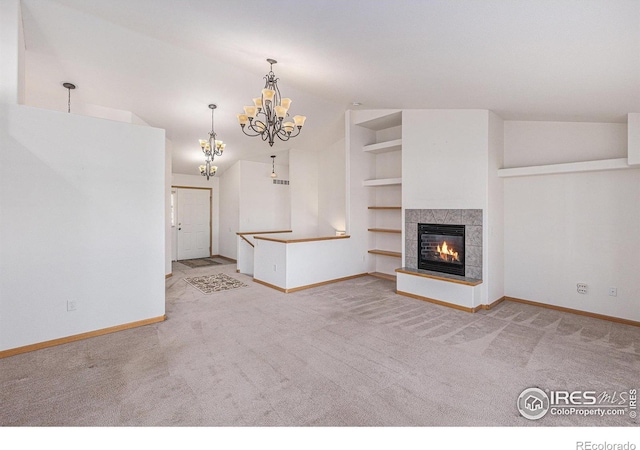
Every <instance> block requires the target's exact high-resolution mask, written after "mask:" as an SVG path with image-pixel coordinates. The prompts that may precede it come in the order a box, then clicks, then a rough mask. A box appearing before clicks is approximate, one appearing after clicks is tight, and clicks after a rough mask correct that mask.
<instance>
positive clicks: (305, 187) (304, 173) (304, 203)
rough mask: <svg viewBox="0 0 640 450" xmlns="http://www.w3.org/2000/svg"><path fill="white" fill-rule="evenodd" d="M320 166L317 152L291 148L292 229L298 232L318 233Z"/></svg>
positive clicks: (313, 234) (310, 234) (312, 234)
mask: <svg viewBox="0 0 640 450" xmlns="http://www.w3.org/2000/svg"><path fill="white" fill-rule="evenodd" d="M318 168H319V164H318V154H317V152H315V151H311V150H301V149H291V150H289V174H290V175H289V179H290V181H291V186H290V187H291V229H292V230H293V231H294V232H295V233H297V234H308V235H309V236H315V235H317V233H318ZM334 234H335V233H334Z"/></svg>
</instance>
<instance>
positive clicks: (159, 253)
mask: <svg viewBox="0 0 640 450" xmlns="http://www.w3.org/2000/svg"><path fill="white" fill-rule="evenodd" d="M96 136H99V137H100V138H99V139H96ZM89 142H90V143H91V146H90V147H91V148H90V151H87V143H89ZM0 144H1V145H0V174H1V175H0V211H1V212H2V214H1V215H0V350H5V349H11V348H16V347H21V346H25V345H29V344H34V343H38V342H43V341H49V340H52V339H57V338H62V337H66V336H71V335H76V334H80V333H85V332H89V331H93V330H98V329H103V328H107V327H112V326H116V325H121V324H125V323H131V322H136V321H140V320H144V319H149V318H156V317H160V316H162V315H164V313H165V300H164V295H165V294H164V290H165V283H164V274H165V262H164V258H165V246H164V242H165V225H164V224H165V163H164V161H165V135H164V130H160V129H154V128H150V127H142V126H137V125H130V124H124V123H119V122H112V121H106V120H99V119H94V118H90V117H85V116H78V115H74V114H67V113H60V112H54V111H47V110H41V109H37V108H32V107H26V106H9V105H6V104H3V105H2V106H0ZM141 167H144V173H141V172H140V168H141ZM69 300H72V301H75V302H76V303H77V310H75V311H71V312H67V301H69Z"/></svg>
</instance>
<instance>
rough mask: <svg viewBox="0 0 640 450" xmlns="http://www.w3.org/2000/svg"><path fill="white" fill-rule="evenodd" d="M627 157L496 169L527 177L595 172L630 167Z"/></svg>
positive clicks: (500, 172)
mask: <svg viewBox="0 0 640 450" xmlns="http://www.w3.org/2000/svg"><path fill="white" fill-rule="evenodd" d="M632 168H633V167H632V166H629V164H628V162H627V158H615V159H601V160H598V161H582V162H574V163H562V164H549V165H545V166H530V167H513V168H509V169H498V176H499V177H502V178H508V177H527V176H531V175H551V174H558V173H577V172H595V171H598V170H621V169H632Z"/></svg>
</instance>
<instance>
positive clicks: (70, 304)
mask: <svg viewBox="0 0 640 450" xmlns="http://www.w3.org/2000/svg"><path fill="white" fill-rule="evenodd" d="M77 308H78V303H77V302H76V301H75V300H67V311H75V310H76V309H77Z"/></svg>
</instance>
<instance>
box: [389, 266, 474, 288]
mask: <svg viewBox="0 0 640 450" xmlns="http://www.w3.org/2000/svg"><path fill="white" fill-rule="evenodd" d="M396 272H398V273H404V274H407V275H414V276H417V277H425V278H432V279H434V280H441V281H448V282H449V283H457V284H465V285H467V286H477V285H479V284H482V280H479V279H477V278H469V277H463V276H460V275H452V274H448V273H441V272H432V271H430V270H422V269H411V268H409V267H400V268H399V269H396Z"/></svg>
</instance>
